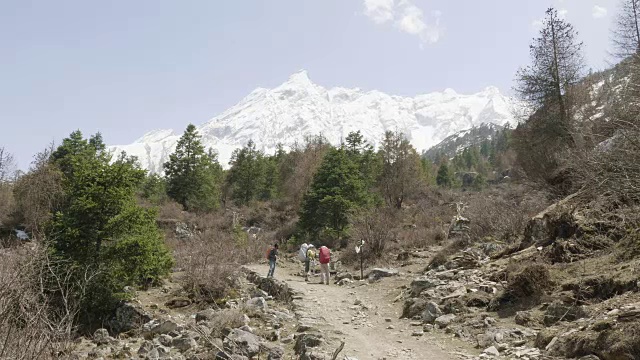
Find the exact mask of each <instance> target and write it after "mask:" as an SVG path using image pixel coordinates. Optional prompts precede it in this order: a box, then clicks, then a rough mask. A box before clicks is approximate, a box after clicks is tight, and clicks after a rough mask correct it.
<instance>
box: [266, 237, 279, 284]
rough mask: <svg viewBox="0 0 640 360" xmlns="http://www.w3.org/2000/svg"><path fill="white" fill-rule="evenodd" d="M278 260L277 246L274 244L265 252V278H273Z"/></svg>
mask: <svg viewBox="0 0 640 360" xmlns="http://www.w3.org/2000/svg"><path fill="white" fill-rule="evenodd" d="M277 259H278V244H274V245H273V247H272V248H271V249H269V251H268V252H267V260H269V273H267V277H273V273H274V272H275V271H276V260H277Z"/></svg>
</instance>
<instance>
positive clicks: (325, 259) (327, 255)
mask: <svg viewBox="0 0 640 360" xmlns="http://www.w3.org/2000/svg"><path fill="white" fill-rule="evenodd" d="M330 261H331V251H330V250H329V248H328V247H326V246H322V247H321V248H320V264H328V263H329V262H330Z"/></svg>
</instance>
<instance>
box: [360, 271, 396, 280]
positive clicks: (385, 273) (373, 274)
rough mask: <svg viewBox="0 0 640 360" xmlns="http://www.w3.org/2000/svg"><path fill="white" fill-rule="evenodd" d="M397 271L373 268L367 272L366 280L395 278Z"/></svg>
mask: <svg viewBox="0 0 640 360" xmlns="http://www.w3.org/2000/svg"><path fill="white" fill-rule="evenodd" d="M397 275H398V270H395V269H384V268H375V269H372V270H371V271H369V273H368V274H367V278H369V279H375V280H377V279H381V278H384V277H390V276H397Z"/></svg>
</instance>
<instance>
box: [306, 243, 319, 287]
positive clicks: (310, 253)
mask: <svg viewBox="0 0 640 360" xmlns="http://www.w3.org/2000/svg"><path fill="white" fill-rule="evenodd" d="M315 261H316V248H315V247H314V246H313V245H309V246H308V247H307V253H306V256H305V260H304V281H309V274H310V273H311V265H312V264H313V262H315Z"/></svg>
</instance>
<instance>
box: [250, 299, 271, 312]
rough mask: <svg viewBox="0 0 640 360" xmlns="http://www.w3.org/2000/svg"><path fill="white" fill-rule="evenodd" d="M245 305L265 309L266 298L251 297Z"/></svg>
mask: <svg viewBox="0 0 640 360" xmlns="http://www.w3.org/2000/svg"><path fill="white" fill-rule="evenodd" d="M247 306H249V307H253V308H257V309H260V310H265V309H266V308H267V300H265V298H263V297H256V298H253V299H249V300H247Z"/></svg>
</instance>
